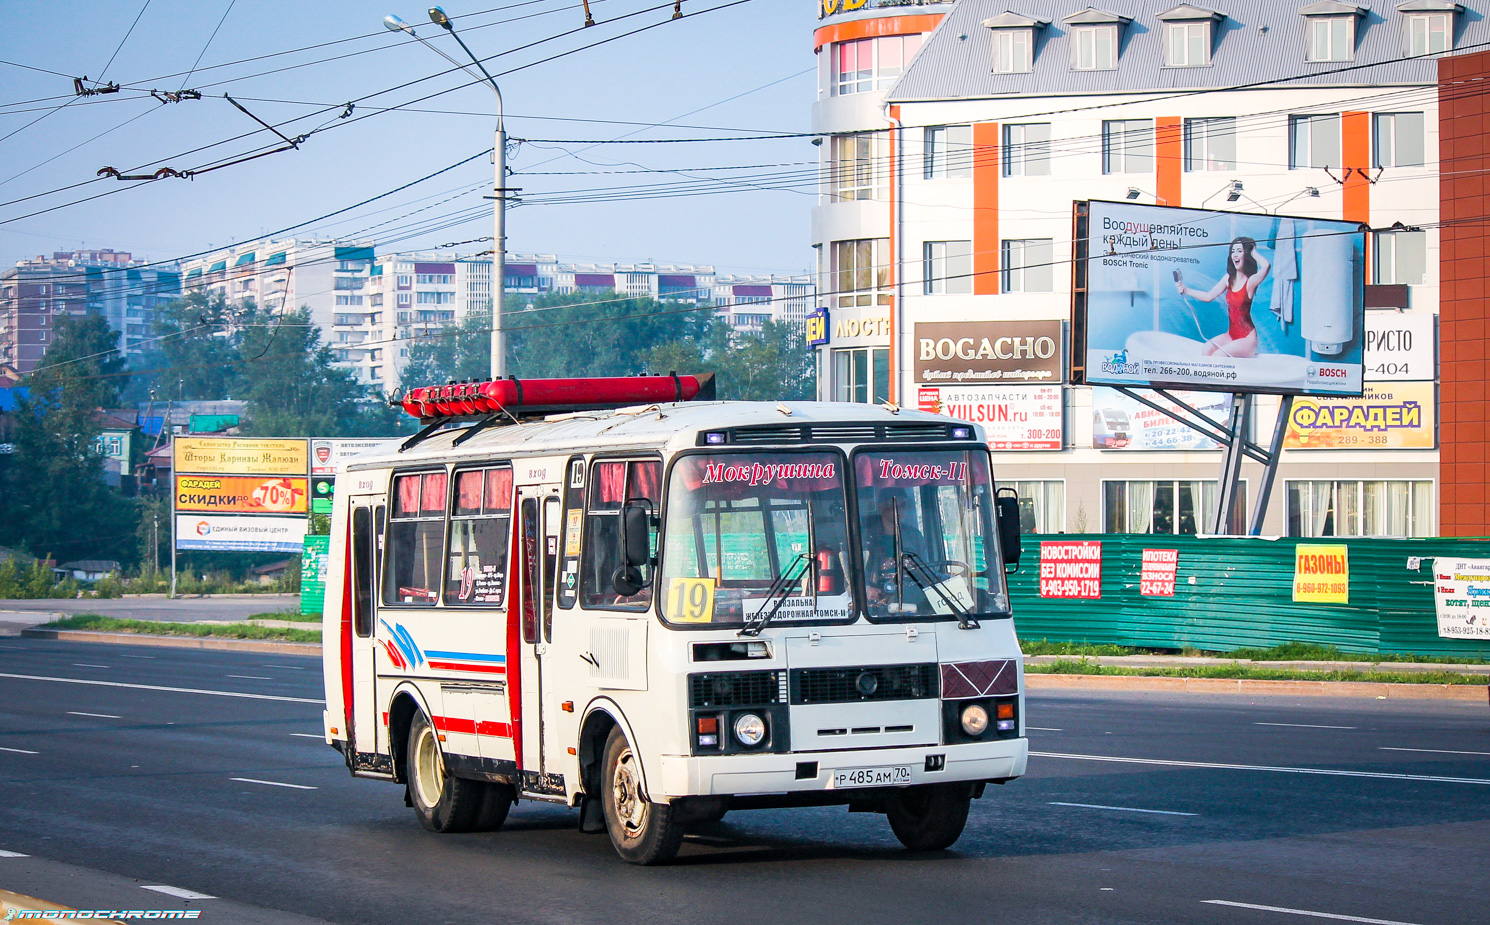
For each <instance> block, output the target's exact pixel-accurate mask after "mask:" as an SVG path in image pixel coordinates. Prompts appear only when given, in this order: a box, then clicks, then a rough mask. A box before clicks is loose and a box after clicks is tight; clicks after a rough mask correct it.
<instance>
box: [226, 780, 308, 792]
mask: <svg viewBox="0 0 1490 925" xmlns="http://www.w3.org/2000/svg"><path fill="white" fill-rule="evenodd" d="M228 780H236V781H242V782H243V783H245V784H263V785H264V786H266V787H289V788H291V789H292V790H320V789H321V788H320V787H307V786H306V785H304V784H284V783H280V782H279V781H277V780H257V779H255V778H252V777H230V778H228Z"/></svg>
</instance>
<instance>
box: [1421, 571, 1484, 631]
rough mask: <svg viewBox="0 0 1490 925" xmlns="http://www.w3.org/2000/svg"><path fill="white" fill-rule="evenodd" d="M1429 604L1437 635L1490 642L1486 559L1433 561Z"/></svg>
mask: <svg viewBox="0 0 1490 925" xmlns="http://www.w3.org/2000/svg"><path fill="white" fill-rule="evenodd" d="M1433 605H1434V609H1435V610H1436V611H1437V612H1438V635H1440V636H1442V637H1444V638H1445V639H1490V559H1435V560H1434V561H1433Z"/></svg>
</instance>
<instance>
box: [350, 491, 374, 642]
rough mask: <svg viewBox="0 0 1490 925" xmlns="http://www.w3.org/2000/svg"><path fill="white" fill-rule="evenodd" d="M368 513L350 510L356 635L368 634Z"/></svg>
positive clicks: (370, 554)
mask: <svg viewBox="0 0 1490 925" xmlns="http://www.w3.org/2000/svg"><path fill="white" fill-rule="evenodd" d="M372 569H373V542H372V511H370V510H369V509H367V508H365V507H359V508H357V509H355V510H353V511H352V594H353V606H354V607H355V608H356V609H355V610H354V611H353V622H354V625H355V627H356V630H357V635H358V636H362V637H364V638H365V637H367V636H371V635H372V625H373V612H372V589H373V584H372V574H373V573H372Z"/></svg>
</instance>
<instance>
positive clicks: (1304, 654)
mask: <svg viewBox="0 0 1490 925" xmlns="http://www.w3.org/2000/svg"><path fill="white" fill-rule="evenodd" d="M1019 645H1020V648H1021V649H1022V650H1023V651H1024V654H1025V655H1073V656H1079V657H1093V656H1101V655H1185V656H1192V657H1207V658H1235V659H1243V660H1247V661H1253V662H1365V663H1370V664H1376V663H1379V662H1411V663H1414V664H1423V665H1483V664H1485V662H1486V659H1485V656H1484V654H1483V653H1481V654H1480V655H1478V656H1475V657H1471V656H1469V655H1467V654H1466V655H1412V654H1410V653H1385V654H1380V655H1377V654H1373V653H1369V652H1342V651H1341V650H1340V649H1337V648H1335V647H1334V646H1322V645H1318V644H1315V643H1310V642H1285V643H1283V644H1282V645H1277V646H1273V647H1272V648H1270V649H1233V650H1232V651H1230V652H1203V651H1201V650H1200V649H1193V648H1189V647H1186V648H1184V649H1144V648H1137V647H1134V646H1115V645H1088V644H1086V643H1079V642H1050V641H1048V640H1045V639H1037V640H1020V643H1019Z"/></svg>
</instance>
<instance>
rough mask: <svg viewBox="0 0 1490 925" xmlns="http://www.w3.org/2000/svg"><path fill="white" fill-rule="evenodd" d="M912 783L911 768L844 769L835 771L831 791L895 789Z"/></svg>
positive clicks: (907, 766) (901, 765)
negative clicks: (873, 788) (870, 788)
mask: <svg viewBox="0 0 1490 925" xmlns="http://www.w3.org/2000/svg"><path fill="white" fill-rule="evenodd" d="M910 782H911V766H910V765H908V764H897V765H892V766H889V767H883V768H844V769H843V770H841V771H834V772H833V778H832V780H831V782H830V784H829V789H830V790H846V789H848V788H850V787H893V786H897V785H903V784H909V783H910Z"/></svg>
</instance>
